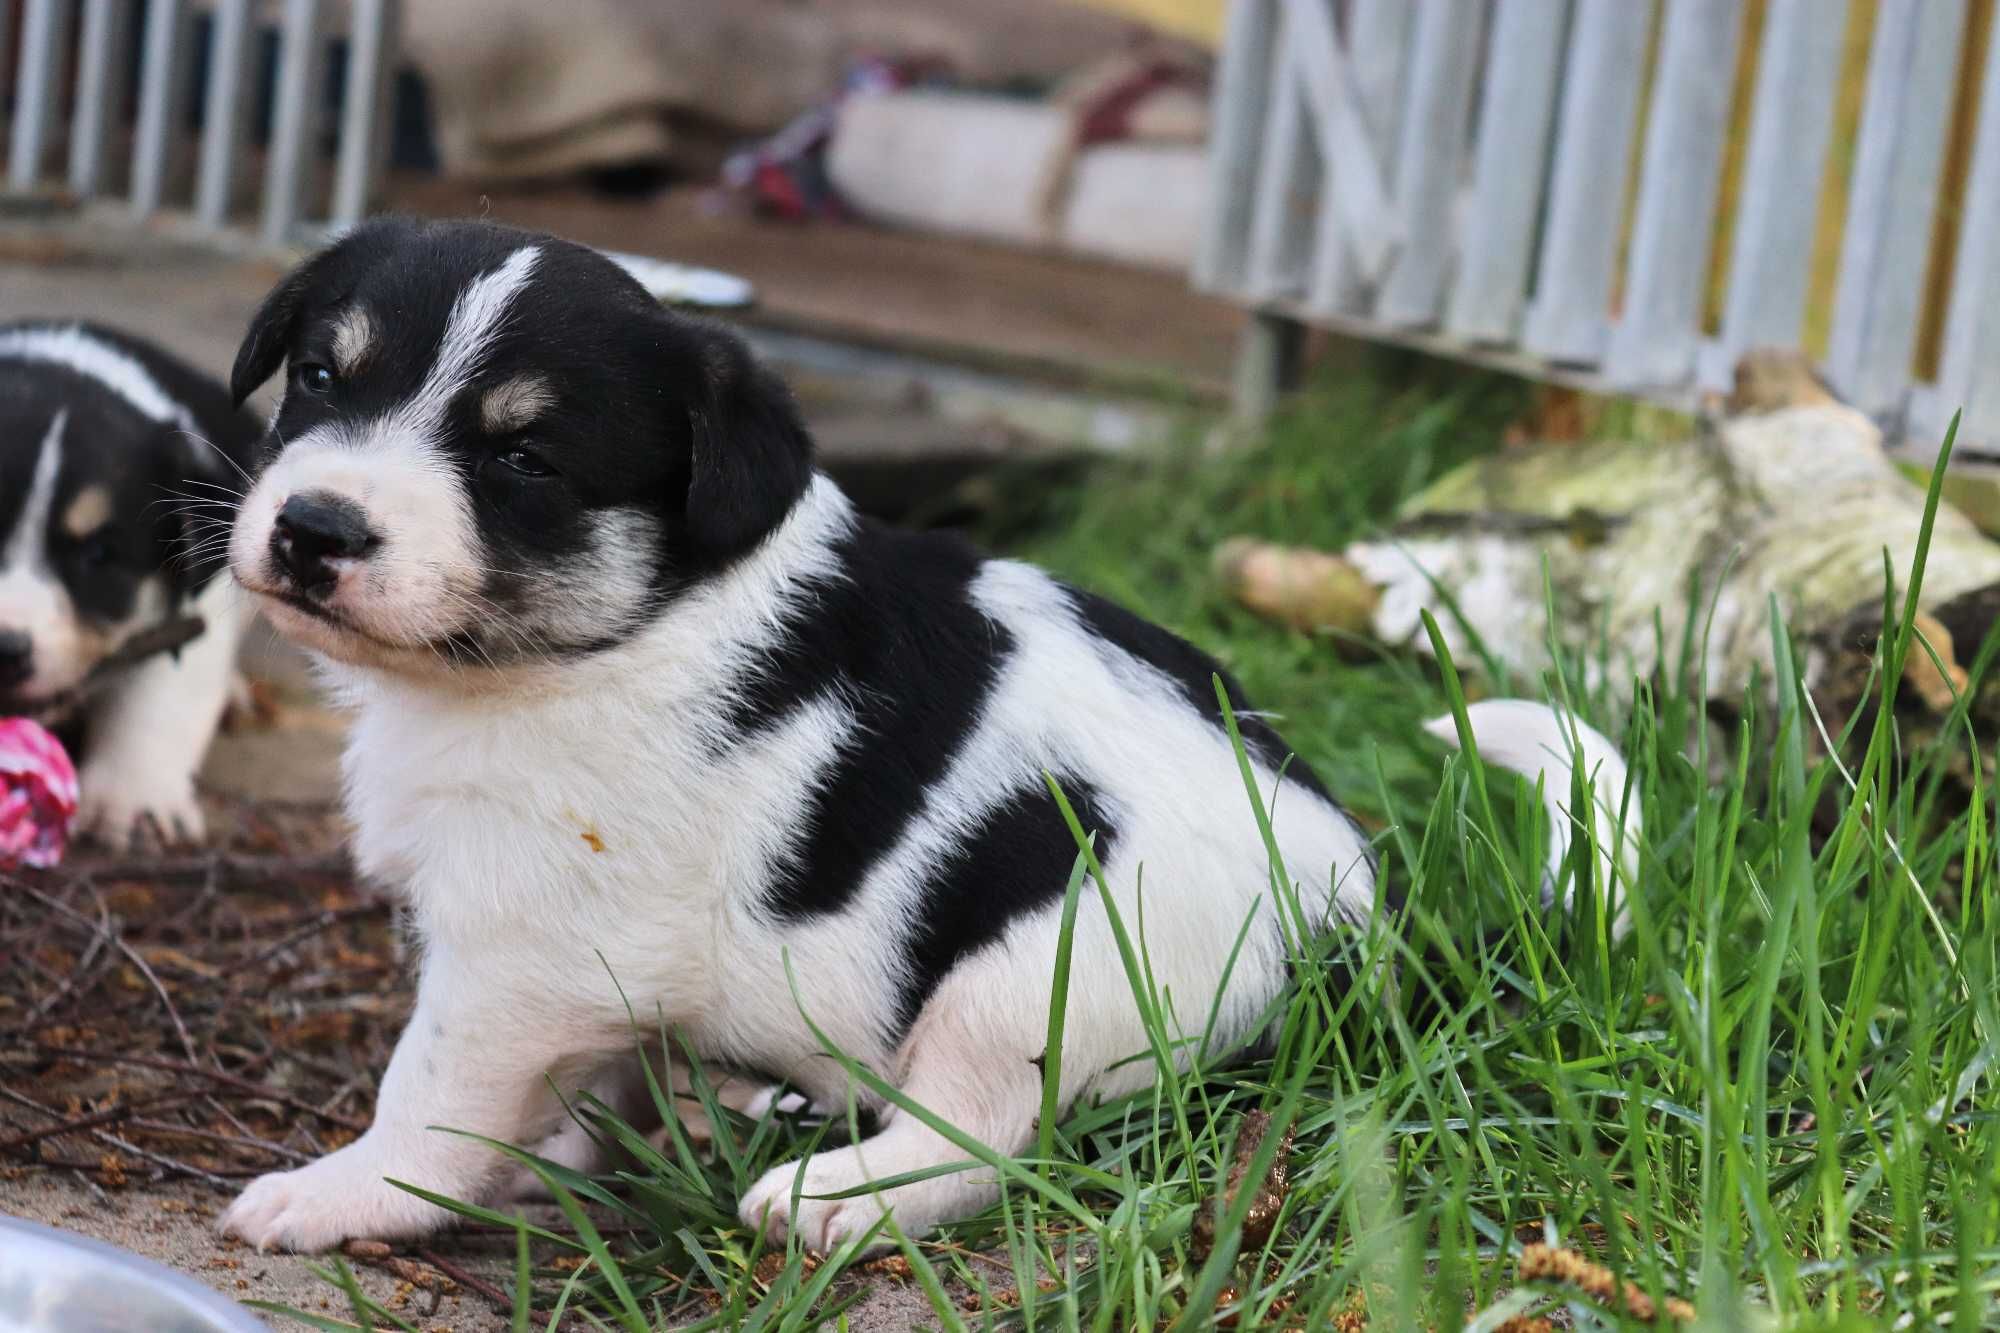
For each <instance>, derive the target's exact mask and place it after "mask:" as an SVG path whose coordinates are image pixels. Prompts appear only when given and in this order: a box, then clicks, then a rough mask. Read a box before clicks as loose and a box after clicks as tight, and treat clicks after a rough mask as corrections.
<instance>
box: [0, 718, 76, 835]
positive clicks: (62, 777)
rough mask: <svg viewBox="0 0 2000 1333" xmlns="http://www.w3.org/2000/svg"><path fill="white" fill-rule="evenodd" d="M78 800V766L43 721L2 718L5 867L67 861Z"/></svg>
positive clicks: (0, 820) (0, 810) (0, 814)
mask: <svg viewBox="0 0 2000 1333" xmlns="http://www.w3.org/2000/svg"><path fill="white" fill-rule="evenodd" d="M76 797H77V788H76V768H75V767H74V766H73V765H72V764H71V763H70V761H69V754H68V752H67V751H65V750H64V749H63V747H62V742H61V741H59V740H57V739H56V738H55V737H54V736H52V735H51V734H49V731H48V729H47V728H46V727H43V726H42V725H41V724H40V723H38V722H33V721H30V720H29V719H27V718H25V717H9V718H0V866H11V865H30V866H38V867H42V868H44V869H46V868H47V867H49V866H53V865H55V864H56V863H57V862H59V861H61V860H62V857H63V851H64V849H65V848H66V847H67V846H68V845H69V826H70V821H72V820H74V819H75V818H76Z"/></svg>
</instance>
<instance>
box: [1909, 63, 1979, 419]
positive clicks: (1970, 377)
mask: <svg viewBox="0 0 2000 1333" xmlns="http://www.w3.org/2000/svg"><path fill="white" fill-rule="evenodd" d="M1984 77H1985V82H1984V85H1983V87H1982V91H1981V94H1980V101H1979V127H1978V130H1977V134H1976V137H1975V139H1974V140H1973V150H1972V151H1973V159H1972V178H1971V181H1970V182H1969V184H1968V185H1967V187H1966V192H1965V213H1964V215H1963V217H1962V218H1961V219H1960V222H1959V229H1958V256H1957V263H1956V265H1955V266H1954V268H1953V270H1952V287H1951V308H1950V311H1949V312H1948V313H1947V315H1946V317H1945V332H1944V358H1943V364H1942V365H1941V366H1940V367H1939V371H1938V387H1937V393H1936V395H1935V399H1936V401H1937V406H1938V408H1939V409H1940V410H1939V414H1938V415H1939V417H1940V419H1939V420H1936V421H1930V422H1923V423H1917V429H1920V430H1922V431H1923V432H1924V433H1925V434H1926V435H1929V436H1938V435H1940V434H1941V432H1942V431H1943V429H1944V425H1945V422H1946V421H1948V420H1949V419H1950V416H1951V413H1952V412H1953V411H1955V410H1957V409H1959V408H1963V409H1964V410H1965V422H1964V425H1965V428H1966V430H1967V432H1968V433H1969V434H1971V435H1972V437H1973V438H1975V439H1978V440H1980V441H1982V442H1983V443H1985V444H1986V445H1987V446H1989V447H1991V446H1993V445H1995V444H2000V23H1994V24H1993V25H1992V33H1991V34H1990V36H1989V38H1988V40H1987V44H1986V69H1985V76H1984Z"/></svg>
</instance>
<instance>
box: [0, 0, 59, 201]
mask: <svg viewBox="0 0 2000 1333" xmlns="http://www.w3.org/2000/svg"><path fill="white" fill-rule="evenodd" d="M68 11H69V6H68V4H66V3H65V0H28V5H27V9H26V11H25V12H24V13H23V14H22V15H21V58H20V64H19V66H18V67H17V68H18V70H19V73H18V75H17V76H16V77H15V80H14V123H13V126H12V137H11V140H10V142H9V143H8V145H7V184H8V185H9V186H11V187H12V188H13V189H16V190H31V189H33V188H34V187H35V185H36V183H37V182H39V181H40V180H41V175H42V154H43V152H44V151H45V150H46V149H47V148H48V142H49V122H50V120H51V119H52V118H53V117H54V115H55V114H56V77H57V74H58V73H59V68H58V67H59V64H60V62H61V60H62V46H63V28H64V26H65V24H64V18H65V17H66V15H67V14H68Z"/></svg>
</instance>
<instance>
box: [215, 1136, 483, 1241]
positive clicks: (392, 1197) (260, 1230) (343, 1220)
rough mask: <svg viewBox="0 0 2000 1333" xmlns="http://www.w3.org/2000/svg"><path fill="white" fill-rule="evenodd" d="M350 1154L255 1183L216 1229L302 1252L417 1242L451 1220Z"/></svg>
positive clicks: (264, 1178) (373, 1167)
mask: <svg viewBox="0 0 2000 1333" xmlns="http://www.w3.org/2000/svg"><path fill="white" fill-rule="evenodd" d="M349 1152H350V1150H349V1149H346V1148H343V1149H342V1150H341V1151H339V1152H336V1153H334V1154H333V1155H332V1156H330V1157H322V1158H321V1159H320V1160H319V1161H317V1162H314V1163H313V1164H312V1165H311V1166H302V1167H300V1168H299V1169H298V1170H296V1171H278V1172H273V1173H272V1174H270V1175H268V1176H259V1177H258V1178H257V1179H255V1180H253V1181H251V1182H250V1185H249V1187H248V1188H246V1189H245V1190H244V1191H243V1192H242V1193H241V1194H239V1195H237V1196H236V1202H234V1203H232V1204H230V1205H229V1209H228V1211H227V1212H225V1213H223V1215H222V1219H221V1220H220V1221H219V1222H217V1223H216V1225H217V1227H218V1228H219V1229H221V1230H222V1231H225V1232H228V1233H230V1234H231V1235H235V1236H240V1237H242V1238H243V1239H244V1240H246V1241H248V1242H250V1244H252V1245H254V1246H256V1247H257V1248H258V1249H260V1250H295V1251H300V1252H307V1253H309V1252H313V1251H318V1250H326V1249H331V1248H332V1247H333V1246H335V1245H338V1244H340V1243H341V1242H342V1241H344V1240H393V1239H399V1238H407V1237H414V1236H424V1235H428V1234H430V1233H431V1232H433V1231H437V1230H440V1229H442V1228H443V1227H444V1225H445V1224H446V1223H447V1222H448V1221H449V1220H450V1217H451V1215H450V1214H449V1213H447V1212H445V1210H444V1209H442V1208H439V1207H438V1206H437V1205H435V1204H431V1203H426V1202H424V1201H423V1200H422V1199H419V1198H417V1197H416V1196H415V1195H414V1194H410V1193H408V1192H406V1191H404V1190H400V1189H397V1188H396V1187H395V1186H394V1185H391V1184H389V1183H388V1182H387V1181H385V1180H384V1179H383V1178H382V1172H381V1170H380V1169H379V1167H378V1166H377V1164H375V1163H374V1162H373V1161H370V1160H368V1159H366V1158H364V1157H362V1156H360V1155H354V1156H350V1155H349ZM343 1158H345V1159H346V1160H344V1161H343V1160H342V1159H343Z"/></svg>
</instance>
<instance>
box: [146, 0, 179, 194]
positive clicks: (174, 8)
mask: <svg viewBox="0 0 2000 1333" xmlns="http://www.w3.org/2000/svg"><path fill="white" fill-rule="evenodd" d="M187 27H188V20H187V11H186V7H185V5H184V3H183V0H149V3H148V4H147V6H146V31H145V35H144V36H143V37H142V38H141V39H140V46H141V54H140V61H141V64H140V67H139V118H138V124H137V125H136V126H135V127H134V129H133V133H132V211H133V212H134V213H137V214H139V215H140V216H142V217H143V216H145V215H146V214H148V213H151V212H154V211H155V210H157V209H158V208H159V206H160V201H161V199H162V197H163V196H164V195H165V193H166V184H167V167H168V164H169V163H170V161H171V160H172V158H173V154H174V151H175V149H176V148H177V146H178V145H179V143H180V137H181V128H182V127H181V112H182V110H183V107H182V100H183V99H182V97H181V94H182V93H183V92H185V91H186V89H187V76H188V65H189V64H190V62H189V60H188V59H187V51H186V46H187V43H186V41H185V40H184V38H185V36H186V33H187Z"/></svg>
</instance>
